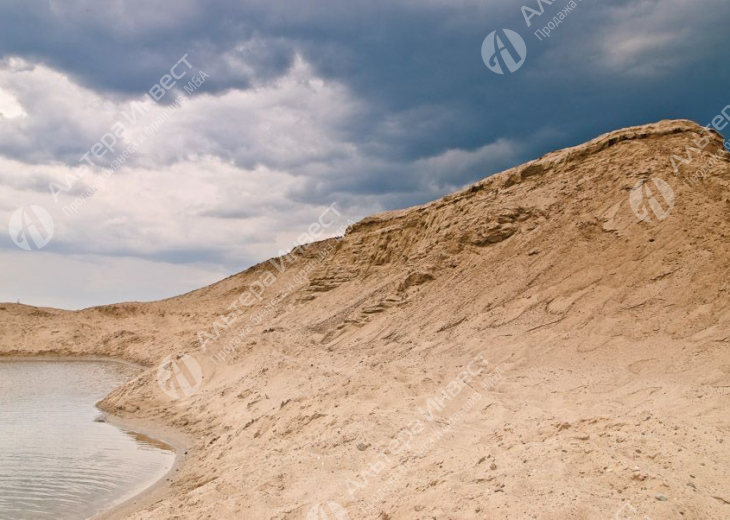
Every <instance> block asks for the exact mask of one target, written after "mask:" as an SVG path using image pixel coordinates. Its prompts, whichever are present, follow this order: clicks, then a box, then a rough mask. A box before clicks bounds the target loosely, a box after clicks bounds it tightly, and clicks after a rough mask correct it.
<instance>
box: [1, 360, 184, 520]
mask: <svg viewBox="0 0 730 520" xmlns="http://www.w3.org/2000/svg"><path fill="white" fill-rule="evenodd" d="M134 374H135V369H134V368H132V367H129V366H126V365H124V364H121V363H113V362H104V361H2V362H0V519H3V520H5V519H13V520H27V519H34V520H35V519H44V518H53V519H55V520H67V519H69V520H70V519H74V520H76V519H84V518H89V517H91V516H93V515H94V514H96V513H98V512H100V511H102V510H105V509H108V508H110V507H112V506H114V505H116V504H117V503H119V502H122V501H124V500H126V499H127V498H130V497H132V496H134V495H136V494H137V493H139V492H140V491H142V490H144V489H145V488H147V487H149V486H150V485H152V484H153V483H154V482H156V481H157V480H158V479H160V478H161V477H162V476H163V475H164V474H165V473H166V472H167V471H168V470H169V469H170V468H171V467H172V465H173V463H174V461H175V454H174V453H173V451H172V449H171V448H170V447H169V446H167V445H165V444H164V443H160V442H158V441H155V440H153V439H149V438H147V437H145V436H142V435H139V434H136V433H133V432H129V431H125V430H122V429H120V428H118V427H115V426H112V425H111V424H107V423H104V422H96V421H95V420H96V419H99V417H100V415H101V413H100V412H99V410H98V409H97V408H96V407H95V403H96V402H97V401H99V400H100V399H102V398H103V397H104V396H105V395H106V394H108V393H109V392H110V391H111V390H112V389H113V388H114V387H116V386H118V385H119V384H121V383H123V382H125V381H127V380H129V379H131V378H132V377H134Z"/></svg>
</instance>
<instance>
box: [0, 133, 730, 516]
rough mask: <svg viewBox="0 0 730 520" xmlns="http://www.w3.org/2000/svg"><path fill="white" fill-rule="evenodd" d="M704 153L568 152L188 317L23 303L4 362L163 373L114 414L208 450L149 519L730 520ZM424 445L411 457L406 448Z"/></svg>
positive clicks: (121, 394) (13, 312)
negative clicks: (646, 215)
mask: <svg viewBox="0 0 730 520" xmlns="http://www.w3.org/2000/svg"><path fill="white" fill-rule="evenodd" d="M701 131H702V130H701V128H700V127H699V126H698V125H696V124H695V123H692V122H690V121H663V122H660V123H657V124H653V125H647V126H641V127H633V128H627V129H624V130H620V131H617V132H613V133H610V134H607V135H604V136H601V137H599V138H597V139H594V140H593V141H590V142H588V143H585V144H583V145H580V146H577V147H574V148H569V149H565V150H561V151H558V152H554V153H550V154H548V155H546V156H544V157H541V158H540V159H537V160H535V161H532V162H530V163H528V164H525V165H522V166H519V167H517V168H513V169H511V170H508V171H506V172H503V173H501V174H498V175H494V176H492V177H489V178H487V179H485V180H483V181H481V182H479V183H477V184H475V185H473V186H471V187H469V188H467V189H464V190H462V191H460V192H458V193H454V194H452V195H449V196H446V197H444V198H442V199H440V200H437V201H435V202H432V203H429V204H426V205H423V206H420V207H414V208H410V209H406V210H402V211H392V212H387V213H383V214H380V215H376V216H372V217H369V218H366V219H364V220H362V221H360V222H358V223H357V224H356V225H353V226H352V227H351V228H350V229H349V230H348V232H347V234H346V235H345V236H344V237H343V238H341V239H330V240H325V241H322V242H318V243H315V244H313V245H310V246H308V247H307V248H306V250H305V252H304V253H303V254H301V255H299V256H298V257H297V259H296V260H295V261H294V262H293V263H291V264H287V267H286V270H285V272H284V273H279V271H278V270H276V269H275V267H274V266H273V265H272V263H271V262H268V261H267V262H263V263H262V264H259V265H257V266H254V267H252V268H250V269H248V270H247V271H245V272H242V273H239V274H236V275H234V276H231V277H229V278H227V279H225V280H222V281H221V282H219V283H216V284H214V285H211V286H209V287H205V288H203V289H200V290H197V291H194V292H191V293H188V294H185V295H182V296H179V297H176V298H171V299H168V300H164V301H159V302H153V303H123V304H118V305H109V306H103V307H97V308H91V309H86V310H83V311H78V312H69V311H60V310H55V309H47V308H33V307H28V306H23V305H15V304H0V353H1V354H2V355H15V356H18V355H21V356H27V355H94V356H113V357H117V358H123V359H126V360H129V361H135V362H138V363H141V364H143V365H145V366H147V367H149V368H148V369H146V370H145V371H144V372H143V373H142V374H141V375H140V376H139V377H138V378H137V379H135V380H133V381H131V382H129V383H128V384H126V385H125V386H123V387H122V388H121V389H119V390H118V391H115V392H114V393H112V394H111V395H110V396H109V397H108V398H107V399H105V400H104V401H103V403H102V407H103V408H104V409H105V410H107V411H109V412H110V413H113V414H115V415H117V416H119V417H120V418H122V419H123V418H124V417H131V418H134V420H136V421H143V422H147V423H149V424H158V425H163V426H165V427H168V428H175V429H177V430H179V431H180V432H182V433H184V434H185V435H186V436H187V437H188V438H190V439H191V441H190V444H189V446H188V456H187V459H186V461H185V463H184V464H183V465H182V467H181V468H180V470H179V472H176V474H175V477H174V479H173V481H172V483H171V485H170V486H169V488H168V489H167V490H166V491H165V492H164V493H163V494H162V495H161V496H160V497H158V499H157V500H156V501H155V502H154V503H152V504H148V505H146V508H145V509H143V510H140V511H136V512H132V513H129V514H127V515H125V517H126V518H132V519H139V520H142V519H145V520H147V519H229V518H241V519H277V520H305V519H306V518H307V515H308V513H309V512H310V510H311V509H312V507H313V506H315V505H316V504H317V503H322V504H327V502H335V503H337V504H340V505H341V506H342V507H344V508H345V509H346V510H347V513H348V514H349V517H350V519H352V520H356V519H382V520H387V519H393V520H396V519H423V520H427V519H429V520H430V519H437V520H445V519H471V518H475V519H477V518H478V519H531V518H535V519H545V520H558V519H559V520H565V519H610V518H615V515H616V514H617V513H618V512H619V509H621V508H622V507H624V510H623V511H622V512H621V513H619V516H618V518H621V519H627V518H635V519H644V518H650V519H652V520H664V519H674V518H682V519H697V520H708V519H718V520H720V519H728V518H730V437H728V432H729V431H730V281H728V272H729V267H730V246H729V245H728V244H729V242H730V162H728V160H727V159H723V160H721V161H717V162H716V163H715V164H714V166H712V167H710V169H709V172H708V173H707V175H706V176H705V178H704V180H702V181H700V182H699V183H698V184H697V185H696V186H694V187H692V188H689V187H687V186H685V185H683V184H682V178H683V177H684V176H685V175H690V174H691V173H694V171H695V170H696V169H698V168H699V167H700V165H702V164H706V163H707V161H708V160H709V159H708V158H709V156H710V154H712V153H716V152H717V151H718V150H720V149H722V139H721V138H720V137H719V136H717V135H712V136H711V142H710V143H709V144H708V145H707V146H706V147H705V148H704V150H702V152H701V154H695V158H694V159H693V161H692V164H691V165H686V166H682V169H681V171H682V172H683V174H684V175H683V176H681V177H680V176H675V175H674V172H673V169H672V166H671V164H670V156H671V155H673V154H675V155H682V156H686V152H685V147H686V146H688V145H689V146H692V141H693V139H698V138H699V137H700V134H701ZM446 173H448V172H446ZM650 177H657V178H660V179H664V180H666V181H667V182H668V183H669V184H670V185H671V186H672V188H673V189H674V193H675V197H676V202H675V206H674V209H673V211H672V213H671V215H669V216H668V217H667V218H666V219H664V220H663V221H661V222H659V221H658V220H657V219H656V218H653V221H652V222H651V223H648V222H643V221H640V220H639V219H638V218H637V217H636V216H635V215H634V213H633V212H632V210H631V208H630V206H629V194H630V191H631V189H632V188H633V187H634V185H635V184H636V183H637V181H639V180H640V179H648V178H650ZM652 217H653V215H652ZM306 225H308V223H304V224H303V226H306ZM325 253H326V255H325ZM318 254H319V255H320V257H322V256H324V259H323V260H321V261H319V260H317V259H318V256H317V255H318ZM308 263H310V264H311V265H314V264H316V266H315V267H314V268H313V269H311V271H310V273H309V276H308V280H307V281H306V282H305V283H299V284H298V283H296V281H295V276H296V275H297V273H298V272H299V271H300V270H301V269H304V268H305V267H306V266H307V265H308ZM265 271H270V272H271V273H272V274H273V275H276V281H275V282H274V283H273V284H272V285H271V286H270V287H268V288H267V289H266V292H265V294H264V300H263V302H262V303H261V304H256V305H253V306H251V307H248V308H246V307H240V308H241V310H242V311H244V314H243V315H242V316H240V317H238V318H237V320H236V322H235V323H233V324H232V325H231V326H230V327H229V328H228V329H223V330H221V337H220V338H219V339H217V340H216V341H211V342H209V343H208V345H207V350H206V351H205V352H204V351H202V350H201V348H200V342H199V341H198V337H197V332H198V331H199V330H203V331H211V329H212V325H213V322H214V321H215V320H219V321H220V319H219V318H218V316H220V315H222V314H229V313H230V312H231V311H230V310H227V308H228V307H229V306H230V305H231V303H232V302H234V301H235V300H236V298H237V297H238V296H239V295H240V294H241V293H242V291H244V290H245V289H246V288H247V287H248V286H249V285H251V284H252V283H254V282H255V281H256V280H259V279H260V278H261V277H262V276H264V275H265ZM289 284H292V286H293V287H294V289H293V290H292V291H291V293H290V294H288V295H287V296H286V297H285V298H283V300H282V301H281V302H279V303H278V304H277V305H276V306H275V307H274V308H273V311H272V312H271V313H270V314H269V316H268V317H266V318H264V319H263V321H262V323H261V324H260V325H258V326H256V327H254V328H253V331H252V332H251V333H250V334H248V335H246V336H245V337H244V338H243V340H242V341H241V343H240V344H239V345H238V346H237V347H236V348H235V349H234V350H233V351H232V352H231V353H230V354H229V355H228V356H227V359H226V360H225V361H223V360H218V361H217V362H216V361H214V360H212V359H211V356H213V355H214V354H216V353H218V352H219V351H220V350H221V349H222V348H223V347H224V346H226V345H228V343H229V341H230V340H231V339H232V338H233V337H234V336H236V334H239V333H240V332H241V330H242V329H243V327H244V326H245V324H247V323H250V317H251V316H253V315H254V314H255V313H257V312H260V311H261V309H262V308H263V306H264V304H265V303H267V301H268V300H269V299H270V298H273V297H274V296H276V295H277V294H278V293H279V292H280V291H282V290H285V289H286V287H287V286H288V285H289ZM480 352H483V354H482V356H483V359H484V360H486V361H487V362H488V363H489V364H488V365H484V362H483V361H481V360H480V361H479V363H480V364H474V365H471V366H472V369H474V368H475V367H477V366H479V367H481V370H482V371H481V372H480V373H479V375H478V376H475V377H474V378H473V380H471V381H469V382H468V383H465V384H459V385H457V386H458V387H459V389H460V391H459V392H458V394H456V395H455V396H453V399H452V400H446V401H445V408H444V410H443V411H442V413H440V414H438V416H436V417H435V418H433V420H431V421H430V420H429V419H428V418H427V417H426V415H424V414H423V413H421V411H419V408H423V409H424V411H426V406H427V400H428V399H429V398H432V399H433V398H434V397H439V396H442V395H443V394H442V390H443V389H444V387H445V386H447V385H449V384H450V383H451V382H452V381H453V380H454V379H455V378H457V377H458V376H459V374H460V373H462V372H463V371H465V370H466V367H467V365H468V364H469V363H470V362H471V361H472V360H473V359H475V357H476V356H477V355H478V354H479V353H480ZM177 353H188V354H190V355H192V356H194V357H195V358H196V359H198V361H199V362H200V364H201V365H202V367H203V372H204V382H203V385H202V387H201V388H200V390H198V391H197V393H195V394H194V395H192V396H190V397H189V398H187V399H182V400H177V401H173V400H171V399H170V398H169V397H168V396H167V395H165V394H164V393H163V392H162V391H161V390H160V387H159V385H158V382H157V367H158V365H159V364H160V361H161V360H162V359H163V358H164V357H165V356H167V355H168V354H177ZM484 381H488V383H487V384H485V385H482V384H481V383H483V382H484ZM453 388H456V386H453V385H452V389H453ZM477 394H478V395H479V397H478V398H476V397H475V396H476V395H477ZM470 398H473V400H472V404H471V405H470V406H469V408H468V410H467V409H466V407H467V405H468V400H469V399H470ZM459 410H462V411H463V413H462V414H461V416H460V417H458V418H457V419H456V420H453V421H452V423H453V424H450V423H449V417H452V416H453V415H454V414H457V412H458V411H459ZM414 421H418V422H419V423H420V424H421V425H422V426H423V431H421V432H419V433H416V434H415V435H413V439H412V440H411V441H410V449H407V448H406V449H401V450H400V451H399V453H397V454H395V453H394V451H392V450H389V448H388V446H389V445H391V446H392V440H393V439H394V438H396V436H399V435H400V436H401V438H404V435H405V434H403V433H402V432H403V430H404V429H407V431H409V432H411V434H412V430H411V428H412V427H413V425H414V424H415V423H414ZM409 425H411V426H409ZM438 431H440V432H442V433H441V436H440V437H438V438H437V439H436V441H435V443H434V444H433V445H432V446H427V447H426V448H425V449H422V448H423V447H424V445H425V444H426V443H427V441H428V440H429V439H431V438H433V437H434V435H436V433H437V432H438ZM401 447H402V446H401ZM379 454H382V455H379ZM376 469H377V470H379V471H375V470H376ZM363 471H364V472H365V473H366V475H365V478H367V479H368V484H367V485H364V484H363V482H364V477H363ZM368 473H369V476H368ZM396 476H397V477H398V478H396ZM348 479H350V480H351V481H354V482H359V484H360V485H362V486H363V487H364V489H363V488H362V487H360V488H358V489H356V490H355V491H354V493H353V494H351V493H350V492H349V490H348ZM381 490H385V491H384V492H383V493H382V500H375V502H374V505H373V506H372V508H369V509H367V508H365V507H364V506H363V504H364V503H365V502H366V501H370V500H371V499H372V497H373V495H374V494H375V493H377V492H379V491H381ZM627 503H630V507H631V508H634V509H635V510H636V513H634V512H633V511H631V509H629V508H626V507H625V504H627ZM328 514H329V517H328V518H330V519H332V518H333V515H332V514H330V510H328ZM338 520H339V519H338Z"/></svg>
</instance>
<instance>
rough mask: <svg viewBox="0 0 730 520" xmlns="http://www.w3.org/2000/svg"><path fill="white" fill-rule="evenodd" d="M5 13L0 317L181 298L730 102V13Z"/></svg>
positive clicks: (129, 3) (107, 1)
mask: <svg viewBox="0 0 730 520" xmlns="http://www.w3.org/2000/svg"><path fill="white" fill-rule="evenodd" d="M571 4H572V5H574V6H575V7H572V6H571ZM523 7H526V8H529V9H531V10H532V11H529V10H523ZM540 11H542V14H540ZM0 13H2V16H1V17H0V225H2V233H0V301H12V302H15V301H20V302H21V303H26V304H31V305H37V306H50V307H60V308H67V309H79V308H84V307H89V306H93V305H101V304H108V303H114V302H120V301H148V300H154V299H160V298H165V297H170V296H174V295H177V294H181V293H184V292H187V291H189V290H192V289H195V288H198V287H201V286H204V285H207V284H210V283H213V282H215V281H217V280H219V279H222V278H224V277H226V276H228V275H230V274H233V273H236V272H239V271H242V270H244V269H246V268H247V267H249V266H251V265H253V264H256V263H258V262H260V261H263V260H266V259H267V258H269V257H272V256H275V255H277V254H278V253H279V251H281V250H288V249H289V248H290V247H291V245H292V243H293V242H294V241H295V240H297V238H298V237H300V236H301V235H302V233H304V232H306V230H307V228H308V227H309V225H310V224H311V223H313V222H316V221H317V219H318V217H319V216H320V214H321V213H322V212H323V211H324V210H325V209H326V208H327V207H329V206H330V205H331V204H333V203H334V204H335V206H334V207H335V208H336V209H337V210H338V212H339V213H340V216H339V217H337V220H338V222H337V225H338V226H339V225H341V224H344V223H346V222H347V221H348V219H349V220H350V221H357V220H359V219H361V218H363V217H365V216H367V215H370V214H373V213H377V212H381V211H385V210H390V209H397V208H404V207H409V206H412V205H416V204H421V203H424V202H428V201H430V200H434V199H436V198H439V197H441V196H443V195H445V194H447V193H450V192H453V191H455V190H458V189H460V188H462V187H464V186H465V185H468V184H470V183H473V182H476V181H478V180H480V179H483V178H485V177H487V176H489V175H492V174H495V173H498V172H500V171H503V170H505V169H507V168H510V167H512V166H516V165H518V164H521V163H523V162H526V161H529V160H531V159H535V158H537V157H539V156H540V155H543V154H545V153H547V152H549V151H552V150H556V149H560V148H565V147H567V146H573V145H576V144H580V143H582V142H584V141H587V140H589V139H592V138H593V137H596V136H598V135H599V134H601V133H604V132H607V131H611V130H615V129H618V128H622V127H626V126H631V125H637V124H645V123H651V122H656V121H659V120H662V119H692V120H695V121H697V122H699V123H701V124H708V123H709V122H710V121H711V120H712V118H713V117H714V116H716V115H717V114H719V113H720V111H721V110H723V108H725V107H726V106H728V105H730V88H728V87H729V86H730V67H728V66H727V64H728V58H729V57H730V56H729V54H730V52H729V50H730V30H729V28H730V3H729V2H727V0H693V1H690V0H661V1H660V0H615V1H608V0H602V1H599V0H582V1H579V0H576V1H575V2H570V1H568V2H564V1H563V0H555V1H554V2H553V3H552V4H548V3H547V2H546V1H545V0H543V1H542V2H540V3H538V1H537V0H522V2H513V1H504V0H502V1H496V0H369V1H368V2H354V1H342V0H340V1H334V0H298V1H296V2H294V1H288V2H285V1H281V0H236V1H227V0H207V1H206V0H176V1H175V2H172V1H169V0H168V1H162V0H144V1H142V0H96V1H93V2H92V1H90V0H87V1H82V0H63V1H62V0H39V1H35V2H18V1H17V0H15V1H6V0H0ZM525 13H527V17H526V15H525ZM560 16H562V18H560ZM554 17H558V18H557V20H558V21H560V24H559V25H557V26H555V25H554V24H553V25H552V27H555V28H554V29H550V34H549V36H545V32H542V33H536V31H538V30H542V29H543V28H544V27H546V26H548V23H551V22H552V21H553V18H554ZM526 18H529V22H530V26H529V27H528V25H527V20H526ZM548 27H550V26H548ZM505 29H506V30H510V31H514V32H516V33H517V34H519V35H520V37H521V38H522V39H523V41H524V42H525V45H526V51H527V54H526V57H525V59H524V62H523V63H522V64H521V66H520V67H519V68H518V69H517V70H515V71H514V72H509V71H506V70H505V71H503V72H504V73H503V74H498V73H495V72H494V71H493V70H490V68H488V67H487V64H486V63H485V62H484V61H483V58H482V44H483V42H484V40H485V38H487V36H488V35H489V34H490V33H492V32H493V31H498V33H497V34H498V35H499V34H505V33H503V32H501V31H502V30H505ZM183 73H184V75H183ZM173 75H174V76H175V77H174V78H173V77H172V76H173ZM176 78H179V79H176ZM173 82H174V84H172V83H173ZM185 87H188V88H187V90H186V89H185ZM148 93H149V94H150V98H149V99H148V100H147V101H146V102H145V99H146V98H145V95H146V94H148ZM153 96H154V97H153ZM157 97H159V99H155V98H157ZM143 102H145V103H144V105H141V107H142V108H140V104H141V103H143ZM135 107H136V108H135ZM102 139H103V140H105V141H106V143H107V145H108V146H105V145H103V144H98V145H97V143H101V140H102ZM125 150H126V151H127V156H126V157H124V156H122V161H117V162H115V160H116V159H117V158H118V157H119V156H120V155H122V154H123V152H124V151H125ZM82 165H85V166H86V168H85V169H82V170H80V169H79V167H80V166H82ZM82 171H83V175H81V172H82ZM79 201H80V203H79ZM36 207H40V208H42V209H43V210H44V211H45V212H46V213H47V215H48V218H50V219H51V221H52V222H53V232H52V235H50V234H48V233H45V234H43V233H41V235H33V234H32V231H30V227H26V228H24V229H26V230H28V233H27V236H28V238H29V240H28V241H26V242H25V243H26V244H28V245H29V247H30V250H26V249H23V248H22V247H19V246H18V245H17V244H16V240H15V239H17V237H18V234H17V229H18V222H19V220H18V219H21V217H22V219H21V220H20V222H25V224H24V225H25V226H29V224H28V223H29V222H31V221H32V222H35V223H36V224H38V223H39V222H40V224H39V225H40V228H41V229H43V230H45V231H48V229H50V228H49V226H48V221H47V220H44V218H45V217H43V214H42V213H38V212H37V211H36V210H32V211H29V210H28V208H36ZM39 215H40V216H39ZM34 216H36V217H37V218H36V219H35V220H33V217H34ZM38 218H40V221H39V220H38ZM23 219H25V220H23ZM13 226H15V227H13ZM335 227H336V226H332V228H331V229H327V230H325V232H324V234H323V235H322V236H320V237H316V238H322V237H324V236H331V235H333V234H335V232H336V230H335ZM35 229H36V230H37V229H38V226H36V228H35ZM46 239H48V240H46Z"/></svg>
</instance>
